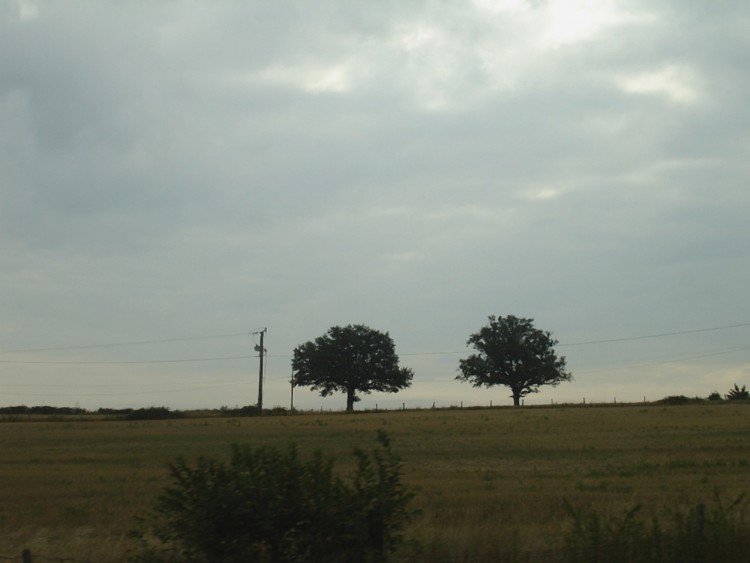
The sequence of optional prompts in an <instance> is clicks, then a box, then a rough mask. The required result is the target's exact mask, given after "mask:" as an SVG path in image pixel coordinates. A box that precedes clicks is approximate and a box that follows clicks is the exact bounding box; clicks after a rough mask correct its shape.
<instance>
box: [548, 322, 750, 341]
mask: <svg viewBox="0 0 750 563" xmlns="http://www.w3.org/2000/svg"><path fill="white" fill-rule="evenodd" d="M746 326H750V323H740V324H736V325H725V326H715V327H711V328H696V329H693V330H681V331H678V332H662V333H659V334H646V335H642V336H628V337H625V338H608V339H604V340H589V341H586V342H568V343H565V344H558V346H587V345H589V344H609V343H610V342H628V341H631V340H648V339H650V338H663V337H665V336H681V335H683V334H696V333H699V332H712V331H716V330H727V329H730V328H741V327H746Z"/></svg>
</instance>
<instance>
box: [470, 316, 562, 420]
mask: <svg viewBox="0 0 750 563" xmlns="http://www.w3.org/2000/svg"><path fill="white" fill-rule="evenodd" d="M489 321H490V322H489V325H487V326H485V327H482V328H481V329H480V330H479V332H477V333H474V334H472V335H471V336H470V337H469V340H468V341H467V343H466V345H467V346H473V347H474V349H476V350H477V353H476V354H472V355H471V356H469V357H468V358H466V359H464V360H460V361H459V371H460V374H459V375H458V376H457V377H456V379H458V380H461V381H468V382H471V383H472V385H474V387H482V386H485V387H492V386H494V385H505V386H507V387H510V390H511V393H512V397H513V404H514V405H515V406H518V405H520V403H521V398H523V397H525V396H526V395H528V394H529V393H537V392H538V391H539V387H540V386H542V385H552V386H556V385H558V384H560V383H561V382H563V381H571V380H572V379H573V376H572V375H571V374H570V373H568V372H566V371H565V357H563V356H561V357H559V358H558V357H557V355H556V354H555V350H554V347H555V346H556V345H557V340H555V339H553V338H552V335H551V334H550V333H549V332H545V331H542V330H539V329H537V328H534V324H533V322H534V319H523V318H518V317H515V316H513V315H508V316H507V317H495V316H490V317H489Z"/></svg>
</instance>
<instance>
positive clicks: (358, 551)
mask: <svg viewBox="0 0 750 563" xmlns="http://www.w3.org/2000/svg"><path fill="white" fill-rule="evenodd" d="M378 441H379V443H380V447H379V448H377V449H375V450H373V451H371V452H369V453H368V452H364V451H362V450H359V449H358V450H355V451H354V455H355V456H356V458H357V469H356V473H355V475H354V477H353V479H352V480H351V481H349V482H347V481H344V480H342V479H341V478H339V477H338V476H336V475H335V474H334V472H333V460H332V459H325V458H324V457H323V456H322V454H321V453H320V452H316V453H315V454H314V455H313V456H312V457H311V459H309V460H308V461H302V460H301V459H300V458H299V456H298V453H297V449H296V448H295V447H293V446H290V447H289V448H288V449H287V450H286V451H279V450H277V449H275V448H264V447H261V448H252V447H249V446H238V445H234V446H232V448H231V456H230V458H229V461H228V462H223V461H219V460H215V459H209V458H205V457H201V458H199V459H198V460H197V462H196V463H195V465H194V466H191V465H190V464H188V463H187V462H186V461H185V460H183V459H179V460H177V461H176V462H174V463H172V464H171V465H170V474H171V481H172V482H171V485H170V486H169V487H168V488H166V489H165V490H164V491H163V492H162V494H161V496H160V497H159V498H158V499H157V501H156V506H155V513H154V514H153V515H152V516H151V518H149V519H146V520H142V521H141V523H140V526H139V530H138V531H136V532H135V535H136V536H137V537H139V538H140V539H141V541H142V544H143V552H142V553H141V554H140V555H139V556H137V557H136V558H135V561H177V560H179V561H191V562H196V563H198V562H201V563H202V562H206V563H208V562H211V563H235V562H236V563H239V562H242V563H246V562H252V561H260V562H269V563H271V562H292V561H300V562H301V561H305V562H311V563H314V562H323V561H325V562H332V563H335V562H348V561H362V562H375V561H385V560H386V558H387V556H388V554H390V553H392V552H393V550H394V549H395V548H396V547H397V545H398V544H399V543H400V542H401V541H402V539H403V536H402V534H403V529H404V527H405V525H406V524H407V522H408V521H409V520H410V518H411V517H412V515H413V514H414V513H413V512H410V511H409V510H408V509H407V505H408V503H409V502H410V500H411V498H412V496H413V495H412V493H411V491H410V490H409V489H408V488H407V487H406V486H405V485H403V484H402V483H401V462H400V460H399V458H398V457H397V456H396V455H395V454H394V453H393V451H392V450H391V448H390V443H389V439H388V436H387V435H386V434H385V433H384V432H382V431H381V432H379V434H378Z"/></svg>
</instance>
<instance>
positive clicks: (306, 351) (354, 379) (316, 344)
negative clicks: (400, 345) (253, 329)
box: [292, 324, 414, 411]
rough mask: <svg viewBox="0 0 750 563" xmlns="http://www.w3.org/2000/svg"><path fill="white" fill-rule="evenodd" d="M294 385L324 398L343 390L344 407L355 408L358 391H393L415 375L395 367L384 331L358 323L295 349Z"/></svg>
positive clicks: (399, 388) (406, 384) (393, 357)
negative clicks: (311, 390)
mask: <svg viewBox="0 0 750 563" xmlns="http://www.w3.org/2000/svg"><path fill="white" fill-rule="evenodd" d="M292 370H293V380H294V385H296V386H303V387H311V388H312V389H313V390H314V391H318V390H319V391H320V394H321V395H322V396H324V397H326V396H328V395H331V394H332V393H335V392H343V393H346V410H347V411H352V410H354V403H355V402H356V401H359V397H358V396H357V393H370V392H372V391H385V392H388V393H396V392H398V391H399V390H401V389H404V388H406V387H409V386H410V385H411V380H412V378H413V377H414V374H413V372H412V370H411V369H409V368H400V367H399V366H398V356H397V355H396V352H395V347H394V344H393V340H392V339H391V337H390V336H389V335H388V333H387V332H385V333H384V332H380V331H377V330H374V329H372V328H370V327H368V326H365V325H361V324H357V325H347V326H345V327H339V326H334V327H331V328H330V329H329V330H328V332H326V333H325V334H324V335H323V336H319V337H318V338H316V339H315V340H314V341H311V342H306V343H304V344H301V345H300V346H297V348H295V349H294V355H293V358H292Z"/></svg>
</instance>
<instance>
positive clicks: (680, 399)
mask: <svg viewBox="0 0 750 563" xmlns="http://www.w3.org/2000/svg"><path fill="white" fill-rule="evenodd" d="M690 402H691V399H688V398H687V397H686V396H685V395H670V396H669V397H664V398H663V399H659V400H658V401H656V404H658V405H687V404H688V403H690Z"/></svg>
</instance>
